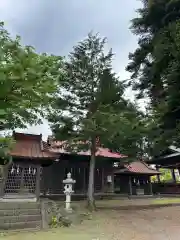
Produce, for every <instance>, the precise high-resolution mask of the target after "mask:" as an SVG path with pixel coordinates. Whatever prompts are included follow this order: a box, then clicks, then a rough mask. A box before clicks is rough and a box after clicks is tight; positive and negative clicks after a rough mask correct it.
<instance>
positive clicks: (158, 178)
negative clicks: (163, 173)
mask: <svg viewBox="0 0 180 240" xmlns="http://www.w3.org/2000/svg"><path fill="white" fill-rule="evenodd" d="M156 170H157V171H159V168H158V167H157V166H156ZM157 180H158V183H160V182H161V179H160V175H159V174H158V175H157Z"/></svg>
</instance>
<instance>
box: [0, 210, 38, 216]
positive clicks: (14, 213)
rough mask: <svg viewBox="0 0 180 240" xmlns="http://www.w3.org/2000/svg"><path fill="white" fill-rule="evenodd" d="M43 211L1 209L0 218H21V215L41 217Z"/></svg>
mask: <svg viewBox="0 0 180 240" xmlns="http://www.w3.org/2000/svg"><path fill="white" fill-rule="evenodd" d="M39 214H41V209H40V208H36V209H4V210H2V209H0V217H4V216H19V215H39Z"/></svg>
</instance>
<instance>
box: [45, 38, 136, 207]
mask: <svg viewBox="0 0 180 240" xmlns="http://www.w3.org/2000/svg"><path fill="white" fill-rule="evenodd" d="M105 43H106V39H101V38H100V37H99V36H98V35H93V34H89V35H88V37H87V38H86V39H85V40H84V41H82V42H80V43H79V44H78V45H77V46H75V47H74V48H73V52H71V53H70V55H69V60H68V61H67V63H66V66H65V71H66V77H67V79H66V80H65V82H64V83H61V84H62V85H61V86H62V87H63V88H61V90H60V93H59V98H58V99H57V102H56V104H55V106H54V109H53V110H52V112H51V113H50V117H49V121H50V122H51V128H52V131H53V133H54V135H55V136H56V138H57V139H61V140H67V142H68V143H69V145H71V147H72V148H73V147H74V146H75V150H76V151H78V150H79V149H80V148H88V149H90V152H91V158H90V171H89V187H88V205H89V208H90V209H94V196H93V194H94V168H95V159H96V157H95V156H96V151H97V144H96V142H97V139H99V140H100V143H101V144H105V145H106V146H107V145H108V142H110V141H113V139H114V138H115V137H117V135H118V132H119V135H118V140H119V141H120V140H121V141H122V142H125V141H124V138H125V135H126V131H131V128H130V129H129V128H128V127H127V126H130V122H129V120H128V114H126V112H127V109H128V108H127V102H126V101H125V99H124V98H123V97H122V95H123V93H124V86H123V84H122V83H121V82H120V81H119V79H118V78H117V77H116V75H115V74H113V73H112V69H111V68H112V66H111V64H112V57H113V54H112V51H111V50H110V51H109V52H107V53H105V50H104V49H105ZM127 122H128V123H127ZM133 123H135V121H133V122H132V123H131V124H132V125H133ZM136 124H137V122H136ZM125 125H126V128H125V127H124V129H123V131H124V132H123V131H121V129H122V128H123V126H125ZM116 139H117V138H116ZM80 143H82V144H80ZM126 147H127V148H128V146H126Z"/></svg>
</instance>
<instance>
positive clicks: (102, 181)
mask: <svg viewBox="0 0 180 240" xmlns="http://www.w3.org/2000/svg"><path fill="white" fill-rule="evenodd" d="M101 178H102V179H101V184H102V185H101V191H102V192H104V167H102V171H101Z"/></svg>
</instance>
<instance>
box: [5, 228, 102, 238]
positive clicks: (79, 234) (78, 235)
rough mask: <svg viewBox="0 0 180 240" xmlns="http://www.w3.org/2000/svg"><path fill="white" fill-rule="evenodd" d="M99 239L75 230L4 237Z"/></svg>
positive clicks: (16, 234) (58, 230) (17, 234)
mask: <svg viewBox="0 0 180 240" xmlns="http://www.w3.org/2000/svg"><path fill="white" fill-rule="evenodd" d="M96 238H97V237H96V236H95V235H93V234H91V233H86V232H78V231H76V230H75V229H71V228H69V229H63V228H61V229H57V230H52V231H48V232H36V233H28V232H26V233H15V234H12V235H9V236H8V235H7V236H3V237H2V239H3V240H61V239H62V240H75V239H78V240H92V239H96ZM0 239H1V237H0Z"/></svg>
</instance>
